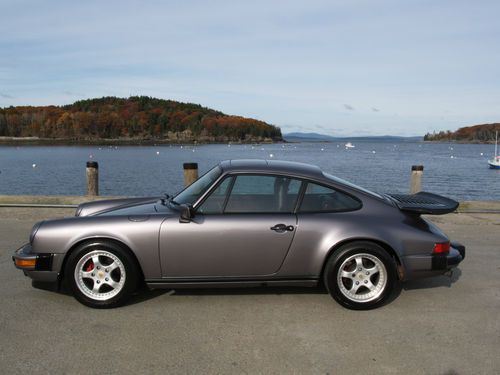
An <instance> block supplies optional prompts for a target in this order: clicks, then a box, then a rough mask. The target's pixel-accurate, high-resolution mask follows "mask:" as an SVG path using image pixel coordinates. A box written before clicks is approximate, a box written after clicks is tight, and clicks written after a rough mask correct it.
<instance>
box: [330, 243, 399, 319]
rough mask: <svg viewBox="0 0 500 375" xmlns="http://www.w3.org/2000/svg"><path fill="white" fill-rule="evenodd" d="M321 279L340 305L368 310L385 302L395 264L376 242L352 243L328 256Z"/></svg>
mask: <svg viewBox="0 0 500 375" xmlns="http://www.w3.org/2000/svg"><path fill="white" fill-rule="evenodd" d="M358 262H361V264H360V263H358ZM358 266H359V267H358ZM377 269H378V271H377ZM323 280H324V283H325V286H326V288H327V289H328V292H329V293H330V294H331V296H332V297H333V298H334V299H335V300H336V301H337V302H338V303H339V304H341V305H342V306H344V307H346V308H348V309H351V310H370V309H374V308H377V307H380V306H382V305H383V304H384V303H386V302H387V300H388V298H389V297H390V296H391V294H392V292H393V291H394V288H395V286H396V283H397V271H396V264H395V261H394V259H393V258H392V257H391V256H390V255H389V254H388V253H387V251H386V250H385V249H384V248H382V247H381V246H379V245H378V244H376V243H373V242H369V241H356V242H351V243H348V244H345V245H343V246H341V247H340V248H338V249H337V250H336V251H335V252H334V253H333V254H332V255H331V256H330V257H329V259H328V261H327V263H326V265H325V271H324V275H323Z"/></svg>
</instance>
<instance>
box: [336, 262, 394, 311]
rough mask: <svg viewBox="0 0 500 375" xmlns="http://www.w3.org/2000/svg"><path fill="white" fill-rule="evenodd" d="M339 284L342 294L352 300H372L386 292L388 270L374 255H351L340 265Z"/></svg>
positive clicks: (360, 301)
mask: <svg viewBox="0 0 500 375" xmlns="http://www.w3.org/2000/svg"><path fill="white" fill-rule="evenodd" d="M337 285H338V287H339V289H340V291H341V292H342V294H343V295H344V296H345V297H347V298H348V299H350V300H351V301H353V302H359V303H363V302H370V301H373V300H375V299H377V298H378V297H380V295H381V294H382V293H383V292H384V290H385V286H386V285H387V270H386V268H385V265H384V263H383V262H382V261H381V260H380V259H379V258H377V257H376V256H374V255H371V254H367V253H359V254H355V255H351V256H350V257H348V258H347V259H346V260H344V261H343V262H342V264H341V266H340V267H339V270H338V273H337Z"/></svg>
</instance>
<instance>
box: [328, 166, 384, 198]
mask: <svg viewBox="0 0 500 375" xmlns="http://www.w3.org/2000/svg"><path fill="white" fill-rule="evenodd" d="M323 176H325V177H326V178H328V179H330V180H332V181H335V182H338V183H340V184H343V185H346V186H349V187H351V188H353V189H357V190H361V191H362V192H364V193H367V194H369V195H371V196H374V197H377V198H380V199H384V198H383V197H382V196H381V195H380V194H377V193H374V192H373V191H370V190H367V189H365V188H363V187H361V186H358V185H355V184H353V183H352V182H349V181H346V180H343V179H341V178H338V177H335V176H333V175H331V174H329V173H325V172H323Z"/></svg>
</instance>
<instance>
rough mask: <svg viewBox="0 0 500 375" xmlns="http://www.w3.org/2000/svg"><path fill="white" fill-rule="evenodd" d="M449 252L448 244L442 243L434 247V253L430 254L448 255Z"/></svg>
mask: <svg viewBox="0 0 500 375" xmlns="http://www.w3.org/2000/svg"><path fill="white" fill-rule="evenodd" d="M449 252H450V243H449V242H443V243H437V244H435V245H434V251H433V252H432V254H448V253H449Z"/></svg>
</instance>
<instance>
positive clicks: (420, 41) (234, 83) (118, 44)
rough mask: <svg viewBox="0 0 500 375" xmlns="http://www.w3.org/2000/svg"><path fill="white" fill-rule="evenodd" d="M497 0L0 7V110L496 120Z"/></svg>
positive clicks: (499, 73)
mask: <svg viewBox="0 0 500 375" xmlns="http://www.w3.org/2000/svg"><path fill="white" fill-rule="evenodd" d="M499 15H500V1H498V0H496V1H483V0H478V1H459V0H447V1H439V0H432V1H404V0H397V1H389V0H379V1H374V0H368V1H356V0H350V1H334V0H330V1H316V0H314V1H313V0H307V1H295V0H289V1H273V0H266V1H260V0H257V1H256V0H252V1H248V0H246V1H234V0H233V1H187V0H183V1H160V0H156V1H146V0H143V1H128V0H120V1H103V0H101V1H93V0H85V1H69V0H68V1H42V0H26V1H25V0H13V1H5V0H0V107H4V106H9V105H45V104H67V103H72V102H74V101H75V100H78V99H84V98H93V97H101V96H107V95H114V96H122V97H127V96H129V95H149V96H155V97H159V98H165V99H174V100H180V101H186V102H194V103H199V104H202V105H204V106H207V107H211V108H214V109H218V110H221V111H223V112H225V113H228V114H236V115H243V116H249V117H254V118H258V119H261V120H264V121H267V122H269V123H272V124H275V125H278V126H280V127H281V128H282V130H283V131H284V132H290V131H314V132H320V133H326V134H331V135H383V134H390V135H422V134H424V133H425V132H428V131H432V130H442V129H456V128H458V127H460V126H467V125H473V124H478V123H487V122H499V121H500V22H498V16H499Z"/></svg>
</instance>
